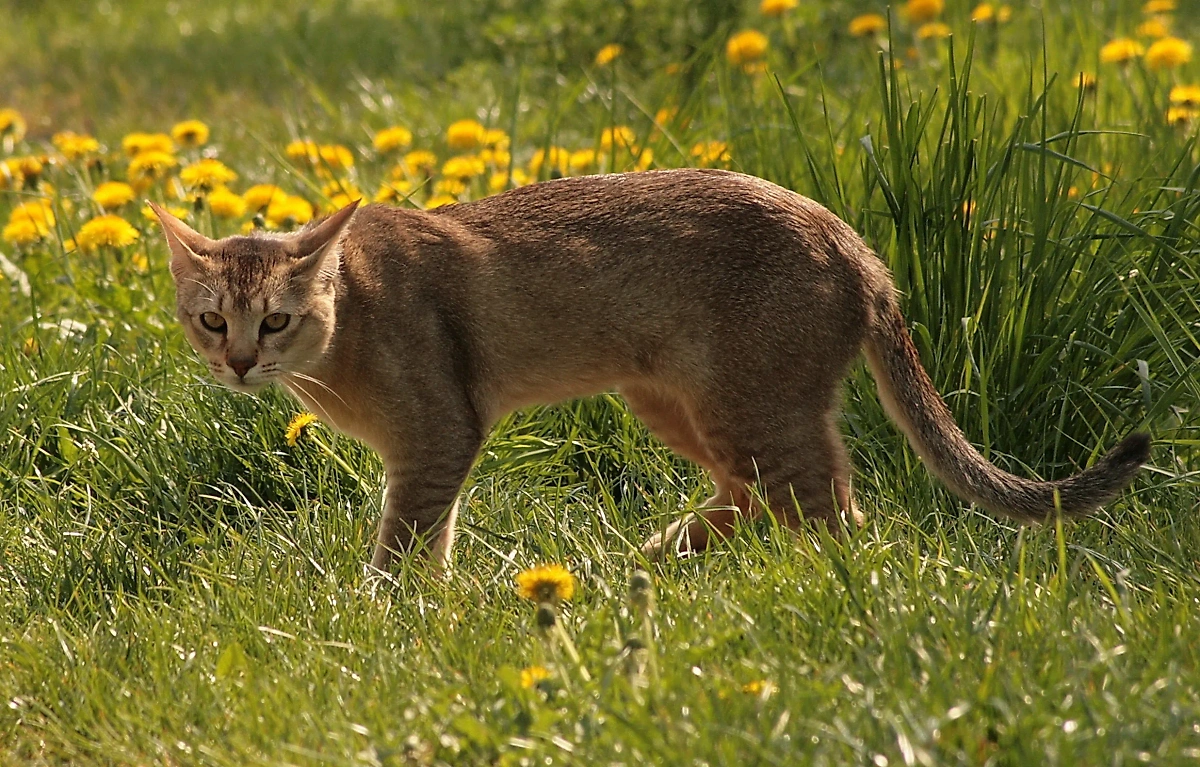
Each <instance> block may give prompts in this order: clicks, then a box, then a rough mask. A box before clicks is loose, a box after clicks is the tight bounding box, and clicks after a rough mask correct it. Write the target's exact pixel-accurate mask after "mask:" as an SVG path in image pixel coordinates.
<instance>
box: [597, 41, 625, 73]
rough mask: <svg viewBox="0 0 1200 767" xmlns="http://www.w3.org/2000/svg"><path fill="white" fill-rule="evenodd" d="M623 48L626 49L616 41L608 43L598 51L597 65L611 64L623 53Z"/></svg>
mask: <svg viewBox="0 0 1200 767" xmlns="http://www.w3.org/2000/svg"><path fill="white" fill-rule="evenodd" d="M623 50H625V49H624V48H622V47H621V46H619V45H617V44H616V43H609V44H608V45H606V46H604V47H603V48H601V49H600V50H599V51H597V52H596V61H595V64H596V66H598V67H606V66H608V65H609V64H611V63H613V62H614V61H616V60H617V57H618V56H620V55H621V52H622V51H623Z"/></svg>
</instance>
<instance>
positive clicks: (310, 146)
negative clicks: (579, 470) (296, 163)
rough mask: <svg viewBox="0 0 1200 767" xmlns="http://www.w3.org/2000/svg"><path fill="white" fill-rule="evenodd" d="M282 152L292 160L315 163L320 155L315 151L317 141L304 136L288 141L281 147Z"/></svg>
mask: <svg viewBox="0 0 1200 767" xmlns="http://www.w3.org/2000/svg"><path fill="white" fill-rule="evenodd" d="M283 153H284V154H286V155H287V156H288V157H290V158H291V159H293V160H304V161H306V162H309V163H316V161H317V158H318V157H319V156H320V155H319V154H318V151H317V142H315V141H313V140H311V139H306V138H302V139H296V140H295V141H291V142H289V143H288V145H287V146H286V147H284V148H283Z"/></svg>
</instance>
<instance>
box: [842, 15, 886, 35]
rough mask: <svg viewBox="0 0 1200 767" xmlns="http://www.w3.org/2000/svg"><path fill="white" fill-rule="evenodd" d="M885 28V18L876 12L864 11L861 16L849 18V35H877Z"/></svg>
mask: <svg viewBox="0 0 1200 767" xmlns="http://www.w3.org/2000/svg"><path fill="white" fill-rule="evenodd" d="M885 29H887V19H885V18H883V17H882V16H880V15H879V14H878V13H864V14H863V15H861V16H855V17H854V18H853V19H850V30H849V31H850V36H851V37H868V36H871V35H877V34H879V33H880V32H882V31H883V30H885Z"/></svg>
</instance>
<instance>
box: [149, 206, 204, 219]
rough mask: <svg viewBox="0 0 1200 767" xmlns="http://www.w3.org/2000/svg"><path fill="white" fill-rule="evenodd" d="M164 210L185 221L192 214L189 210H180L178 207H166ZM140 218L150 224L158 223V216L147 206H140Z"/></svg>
mask: <svg viewBox="0 0 1200 767" xmlns="http://www.w3.org/2000/svg"><path fill="white" fill-rule="evenodd" d="M166 208H167V212H168V213H170V214H171V215H172V216H174V217H175V218H178V219H185V218H187V217H188V216H190V215H191V213H192V211H191V209H190V208H181V207H179V206H178V205H168V206H166ZM142 218H144V219H146V220H147V221H149V222H151V223H158V214H157V213H155V212H154V209H153V208H151V207H150V206H149V205H143V206H142Z"/></svg>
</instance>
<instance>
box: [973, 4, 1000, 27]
mask: <svg viewBox="0 0 1200 767" xmlns="http://www.w3.org/2000/svg"><path fill="white" fill-rule="evenodd" d="M995 18H996V6H994V5H992V4H991V3H980V4H979V5H977V6H975V10H973V11H971V21H977V22H980V23H983V22H987V21H993V20H994V19H995Z"/></svg>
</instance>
